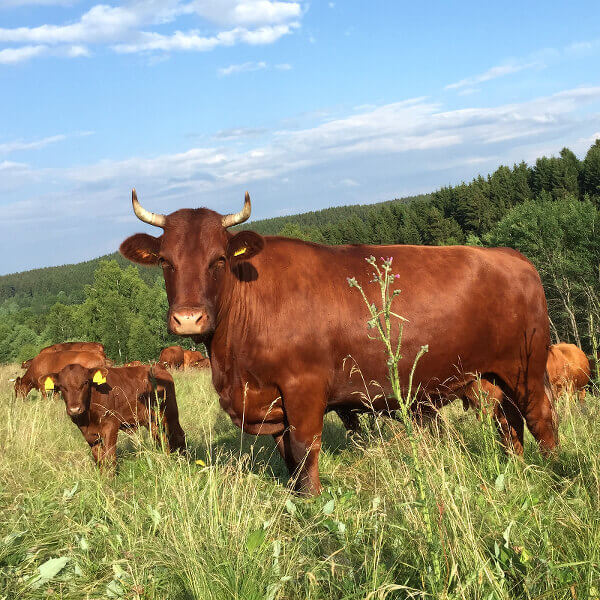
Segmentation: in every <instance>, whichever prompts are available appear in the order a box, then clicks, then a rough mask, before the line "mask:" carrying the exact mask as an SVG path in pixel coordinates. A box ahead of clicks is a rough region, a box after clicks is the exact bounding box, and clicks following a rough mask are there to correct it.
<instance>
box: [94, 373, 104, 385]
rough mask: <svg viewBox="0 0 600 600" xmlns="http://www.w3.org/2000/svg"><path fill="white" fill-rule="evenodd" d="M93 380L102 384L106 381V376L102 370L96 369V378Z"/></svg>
mask: <svg viewBox="0 0 600 600" xmlns="http://www.w3.org/2000/svg"><path fill="white" fill-rule="evenodd" d="M92 381H93V382H94V383H97V384H98V385H102V384H103V383H106V377H103V376H102V371H96V372H95V373H94V378H93V379H92Z"/></svg>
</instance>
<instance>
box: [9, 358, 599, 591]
mask: <svg viewBox="0 0 600 600" xmlns="http://www.w3.org/2000/svg"><path fill="white" fill-rule="evenodd" d="M16 372H17V368H16V367H3V368H0V599H3V600H5V599H6V600H8V599H11V600H12V599H13V598H14V599H16V598H20V599H21V598H22V599H31V598H65V599H67V598H69V599H71V598H73V599H75V598H77V599H84V598H90V599H96V598H106V597H108V598H128V599H136V598H137V599H166V598H168V599H175V600H188V599H202V600H204V599H213V598H214V599H223V600H225V599H227V600H229V599H232V598H239V599H244V600H246V599H263V598H267V599H273V600H274V599H276V598H286V599H292V598H294V599H295V598H299V599H305V598H306V599H336V598H348V599H350V598H372V599H380V598H381V599H383V598H409V597H415V598H416V597H424V593H423V592H422V590H423V588H424V585H423V582H424V576H425V574H424V573H423V568H422V565H423V564H424V563H425V561H426V560H427V557H428V552H429V547H428V544H427V535H428V531H427V526H426V524H425V523H424V522H423V519H422V513H421V511H420V510H419V505H418V502H416V500H417V491H416V489H415V486H414V485H413V484H412V477H413V473H412V466H411V461H412V450H411V447H410V442H409V440H408V439H407V437H406V435H404V433H403V429H402V427H401V425H400V424H398V423H395V422H392V421H389V420H381V421H379V422H378V423H377V425H378V427H376V428H371V427H367V426H366V421H365V426H364V427H363V429H362V432H361V434H360V435H359V436H358V437H356V438H349V437H347V436H346V435H345V432H344V431H343V429H342V427H341V425H340V424H339V423H338V421H336V417H335V416H333V415H329V416H328V417H327V419H326V426H325V431H324V435H323V451H322V455H321V457H322V458H321V474H322V480H323V483H324V489H325V491H324V493H323V494H322V496H320V497H318V498H313V499H300V498H298V497H295V496H294V495H292V494H291V493H290V492H289V491H288V489H287V488H286V486H285V481H286V473H285V467H284V466H283V464H282V462H281V460H280V458H279V457H278V455H277V453H276V451H275V450H274V447H273V443H272V441H271V439H270V438H265V439H263V438H256V437H252V436H247V435H243V434H242V435H241V434H240V431H239V430H238V429H236V428H235V427H234V426H233V425H232V424H231V423H230V422H229V420H228V418H227V417H226V415H225V414H224V413H222V412H221V411H220V409H219V408H218V402H217V398H216V394H215V393H214V391H213V389H212V386H211V384H210V378H209V376H208V375H207V374H180V375H175V380H176V386H177V393H178V402H179V406H180V413H181V422H182V426H183V427H184V429H185V430H186V433H187V436H188V442H189V447H190V453H189V456H187V457H180V456H175V455H170V456H167V455H165V454H163V453H162V452H160V451H159V450H158V449H156V448H155V447H154V446H153V444H152V443H151V441H150V439H149V436H148V435H147V434H146V433H145V432H138V433H136V434H134V435H128V434H125V433H121V434H120V441H119V447H118V471H117V474H116V475H115V476H114V477H112V478H111V477H108V476H105V475H102V474H101V473H99V471H98V469H97V468H96V467H95V466H94V464H93V462H92V459H91V454H90V452H89V449H88V447H87V444H86V443H85V441H84V440H83V437H82V436H81V434H80V433H79V431H78V430H77V428H76V427H75V426H74V425H73V424H72V423H71V422H70V420H69V419H68V418H67V416H66V413H65V408H64V404H63V402H62V401H60V400H48V401H43V400H42V399H41V398H40V397H39V396H34V395H33V394H32V395H31V396H30V397H29V399H27V400H25V401H23V400H18V401H17V400H15V399H14V398H13V397H12V394H11V386H10V384H9V383H8V381H7V379H8V377H12V376H14V374H15V373H16ZM599 408H600V397H599V396H598V395H591V394H589V395H588V398H587V401H586V405H585V407H584V408H581V407H580V406H579V405H578V404H577V403H576V402H575V401H573V400H562V401H561V403H560V405H559V413H560V415H561V448H560V450H559V453H558V456H557V458H556V459H555V460H552V461H546V460H545V459H543V458H542V457H541V456H540V454H539V452H538V450H537V448H536V445H535V443H534V441H533V440H532V439H531V438H530V437H528V439H527V443H526V449H525V459H524V460H523V461H521V460H519V459H515V458H507V457H505V456H504V455H503V453H502V452H501V451H500V449H499V448H498V446H497V444H496V445H494V444H493V443H491V442H490V437H489V433H490V432H489V431H488V426H487V425H486V423H485V422H480V421H478V420H477V419H476V418H475V415H474V414H473V413H472V412H467V413H464V412H463V411H462V407H461V406H459V405H458V404H456V405H455V406H452V407H450V408H448V409H446V410H444V411H443V413H442V418H441V420H440V422H439V423H438V424H437V425H436V426H434V427H431V428H430V429H427V430H425V431H423V433H422V435H420V436H419V438H418V439H419V455H420V462H421V464H422V466H423V475H424V477H425V482H426V489H427V490H428V493H429V494H431V496H432V497H430V498H429V501H430V502H429V505H430V506H432V507H434V510H433V513H432V517H433V532H434V535H435V541H436V545H437V546H438V547H439V561H440V564H441V565H442V570H441V573H442V579H441V580H440V581H439V582H437V590H438V591H437V593H436V596H435V597H438V598H449V599H450V598H457V599H458V598H473V599H482V600H488V599H494V598H498V599H506V600H509V599H510V600H512V599H515V598H531V599H533V598H536V599H537V598H540V599H541V598H564V599H573V598H577V599H591V598H597V597H600V518H599V517H600V459H599V453H598V448H599V447H600V446H599V442H600V431H599V427H598V409H599ZM197 461H199V463H198V462H197ZM497 465H500V467H501V470H500V474H499V472H498V466H497ZM56 559H59V560H56ZM61 559H62V560H61ZM429 597H432V596H429Z"/></svg>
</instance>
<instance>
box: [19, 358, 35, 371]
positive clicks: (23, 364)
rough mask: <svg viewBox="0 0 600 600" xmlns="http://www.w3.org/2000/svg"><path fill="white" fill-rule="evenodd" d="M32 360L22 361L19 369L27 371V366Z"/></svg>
mask: <svg viewBox="0 0 600 600" xmlns="http://www.w3.org/2000/svg"><path fill="white" fill-rule="evenodd" d="M32 360H33V358H30V359H29V360H24V361H23V362H22V363H21V369H29V366H30V365H31V361H32Z"/></svg>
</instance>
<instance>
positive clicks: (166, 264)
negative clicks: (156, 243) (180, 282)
mask: <svg viewBox="0 0 600 600" xmlns="http://www.w3.org/2000/svg"><path fill="white" fill-rule="evenodd" d="M158 265H159V266H160V267H161V268H163V269H167V270H169V271H174V270H175V268H174V267H173V265H172V264H171V263H170V262H169V261H168V260H167V259H166V258H163V257H162V256H160V257H159V258H158Z"/></svg>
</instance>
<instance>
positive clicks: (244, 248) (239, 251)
mask: <svg viewBox="0 0 600 600" xmlns="http://www.w3.org/2000/svg"><path fill="white" fill-rule="evenodd" d="M246 250H248V248H247V247H246V246H244V247H243V248H240V249H239V250H236V251H235V252H234V253H233V255H234V256H239V255H240V254H244V253H245V252H246Z"/></svg>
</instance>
